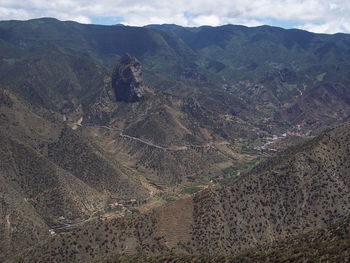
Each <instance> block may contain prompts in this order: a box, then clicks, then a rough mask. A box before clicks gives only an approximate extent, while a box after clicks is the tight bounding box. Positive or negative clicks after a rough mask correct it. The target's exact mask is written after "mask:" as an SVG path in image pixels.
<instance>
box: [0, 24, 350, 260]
mask: <svg viewBox="0 0 350 263" xmlns="http://www.w3.org/2000/svg"><path fill="white" fill-rule="evenodd" d="M349 43H350V36H349V35H346V34H335V35H324V34H314V33H309V32H306V31H301V30H295V29H293V30H284V29H281V28H275V27H269V26H262V27H255V28H248V27H244V26H234V25H226V26H220V27H208V26H204V27H199V28H186V27H180V26H176V25H150V26H147V27H129V26H98V25H83V24H79V23H76V22H61V21H59V20H56V19H51V18H44V19H34V20H29V21H1V22H0V141H1V145H2V147H1V149H0V166H1V172H0V181H1V182H2V183H1V195H0V235H1V236H4V237H5V238H4V239H2V240H1V241H0V242H1V243H0V261H4V260H5V259H6V260H7V259H8V258H9V257H11V259H13V260H16V258H17V255H18V256H19V257H20V258H21V257H22V256H23V255H26V260H27V261H30V260H34V259H35V260H36V259H38V260H39V259H45V260H49V261H50V260H63V261H68V262H69V261H71V260H73V259H78V258H79V257H81V260H83V259H84V260H85V258H86V259H88V258H90V257H92V256H95V255H100V254H103V253H105V252H106V253H110V252H113V253H136V252H144V253H150V254H152V253H163V252H179V253H236V252H239V251H241V250H243V249H245V248H248V247H251V246H255V245H260V244H264V243H267V242H270V241H274V240H280V239H283V238H286V237H290V236H292V235H294V234H296V233H301V232H304V231H308V230H310V229H312V228H314V227H320V226H326V225H328V224H330V223H332V222H333V221H334V220H337V219H339V218H341V217H343V216H346V215H347V213H348V212H349V211H348V210H349V205H348V202H349V200H348V199H349V195H348V189H349V185H348V183H347V180H346V173H347V170H348V167H347V165H346V164H347V163H348V161H349V160H347V156H348V155H347V153H348V151H349V150H348V137H349V136H348V135H349V134H348V128H349V127H348V126H349V125H348V124H345V125H343V126H338V127H337V128H335V129H332V130H328V131H327V132H326V133H322V131H324V130H325V129H327V128H328V127H330V126H333V125H335V124H339V123H343V122H346V121H349V113H350V98H349V95H348V94H350V93H349V85H350V79H349V72H350V67H349V65H350V64H349V61H350V60H349V58H350V45H349ZM320 133H322V134H323V135H321V136H319V137H317V138H316V139H314V140H311V141H309V142H308V143H306V144H304V145H302V146H300V145H298V144H297V142H301V141H305V140H308V139H310V137H313V136H315V135H317V134H320ZM289 145H296V146H294V148H289V150H286V152H283V153H281V152H279V151H280V149H286V148H288V146H289ZM276 153H277V154H276ZM271 156H275V157H274V158H273V159H269V160H268V161H266V162H264V163H262V164H260V165H258V166H257V167H256V168H254V169H253V171H252V172H250V173H248V174H244V172H247V171H249V169H250V168H251V167H252V166H253V165H254V164H256V163H259V162H260V161H261V160H265V159H267V158H269V157H271ZM242 174H244V175H243V176H242ZM228 185H231V186H228ZM222 186H226V187H225V188H223V189H221V187H222ZM206 188H209V189H207V190H203V189H206ZM200 190H203V191H200ZM198 191H200V193H198V194H195V195H193V194H194V193H195V192H198ZM183 198H184V199H183ZM178 199H180V200H178ZM175 200H177V201H175ZM172 201H175V202H173V203H171V204H169V205H167V206H164V207H162V205H164V204H166V203H168V202H172ZM139 214H141V215H139ZM111 217H112V219H111ZM103 218H108V219H106V220H105V221H103ZM65 232H68V233H65ZM35 244H38V247H37V248H36V249H37V250H35V249H34V250H31V249H30V247H31V246H33V245H35ZM27 249H28V250H27ZM18 253H19V254H21V253H24V254H21V255H19V254H18ZM27 253H28V254H27ZM79 259H80V258H79Z"/></svg>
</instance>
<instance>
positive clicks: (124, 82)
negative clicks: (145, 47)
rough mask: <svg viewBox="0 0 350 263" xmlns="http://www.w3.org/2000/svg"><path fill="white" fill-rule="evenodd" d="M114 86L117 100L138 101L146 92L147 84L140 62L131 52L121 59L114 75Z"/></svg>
mask: <svg viewBox="0 0 350 263" xmlns="http://www.w3.org/2000/svg"><path fill="white" fill-rule="evenodd" d="M112 88H113V90H114V91H115V94H116V99H117V101H124V102H136V101H139V100H140V99H141V98H142V96H143V95H144V93H145V88H146V86H145V84H144V82H143V77H142V66H141V64H140V62H139V61H138V60H137V59H136V58H135V57H131V56H130V55H129V54H125V55H124V56H122V57H121V59H120V60H119V64H118V65H117V67H116V68H115V70H114V72H113V76H112Z"/></svg>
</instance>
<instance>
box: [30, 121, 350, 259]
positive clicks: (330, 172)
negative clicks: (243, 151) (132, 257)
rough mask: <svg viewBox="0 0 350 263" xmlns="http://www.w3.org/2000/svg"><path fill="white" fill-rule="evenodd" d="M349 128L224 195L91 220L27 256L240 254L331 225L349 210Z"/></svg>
mask: <svg viewBox="0 0 350 263" xmlns="http://www.w3.org/2000/svg"><path fill="white" fill-rule="evenodd" d="M349 128H350V124H344V125H341V126H338V127H336V128H333V129H330V130H328V131H327V132H324V133H323V134H322V135H320V136H318V137H317V138H315V139H312V140H311V141H309V142H307V143H305V144H303V145H301V146H296V147H293V148H291V149H289V150H287V151H285V152H284V153H283V154H281V155H280V156H278V157H275V158H272V159H271V160H268V161H266V162H264V163H262V164H260V165H258V166H257V167H256V168H254V169H253V170H252V171H251V172H250V173H248V174H246V175H243V176H242V177H240V178H239V179H237V180H236V182H234V183H233V184H232V185H231V186H229V187H226V188H224V189H217V190H214V189H208V190H203V191H202V192H199V193H197V194H195V195H194V196H193V197H190V198H187V199H183V200H179V201H176V202H174V203H172V204H169V205H168V206H165V207H160V208H157V209H155V210H153V211H150V212H148V213H146V214H143V215H140V216H139V217H134V218H131V219H126V218H124V219H110V220H108V219H107V220H104V221H98V222H95V223H94V222H91V223H90V224H87V225H85V226H84V227H78V228H77V229H75V230H72V232H70V233H67V234H64V235H61V236H57V237H55V238H53V239H52V240H51V241H50V242H49V243H48V244H47V245H45V246H43V247H42V248H40V247H38V248H36V249H33V250H32V251H30V252H29V254H25V257H26V258H27V260H29V261H30V260H33V259H41V260H44V261H45V260H46V261H51V262H60V261H68V262H69V261H74V260H78V261H83V260H85V259H87V258H90V257H93V256H95V255H98V254H105V253H127V254H129V253H130V254H131V253H139V252H142V253H146V254H154V253H164V252H177V253H179V252H181V253H194V254H197V253H201V254H208V253H210V254H213V253H215V254H216V253H224V254H227V253H237V252H239V251H242V250H244V249H246V248H249V247H252V246H256V245H261V244H265V243H268V242H271V241H276V240H281V239H284V238H287V237H290V236H292V235H295V234H297V233H302V232H306V231H309V230H311V229H313V228H317V227H321V226H326V225H329V224H331V223H332V222H334V221H336V220H337V219H339V218H343V217H344V216H347V215H348V214H349V211H350V190H349V186H350V185H349V180H348V178H347V177H348V175H349V168H350V167H349V165H348V164H349V163H350V162H349V160H348V158H349V155H348V154H347V153H348V152H349V151H350V132H349V131H350V129H349ZM63 240H70V245H68V246H65V247H64V246H62V242H63ZM85 250H86V252H87V253H83V251H85ZM58 251H61V253H58ZM52 255H55V256H52Z"/></svg>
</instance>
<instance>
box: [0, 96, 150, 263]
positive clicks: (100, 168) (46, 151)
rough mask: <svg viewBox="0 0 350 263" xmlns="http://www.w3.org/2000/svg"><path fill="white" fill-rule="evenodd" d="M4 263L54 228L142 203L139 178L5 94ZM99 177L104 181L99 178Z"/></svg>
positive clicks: (0, 221)
mask: <svg viewBox="0 0 350 263" xmlns="http://www.w3.org/2000/svg"><path fill="white" fill-rule="evenodd" d="M0 107H1V125H0V141H1V149H0V165H1V169H0V171H1V172H0V180H1V195H0V199H1V206H0V209H1V217H0V225H1V228H0V233H1V236H2V237H3V238H1V242H2V245H1V246H0V248H1V251H0V255H1V260H3V259H6V257H7V256H9V255H13V254H14V253H15V252H18V251H20V250H22V249H23V248H27V247H30V246H32V245H34V244H37V243H38V242H41V241H43V240H45V239H46V238H48V237H49V228H51V227H53V226H57V225H62V224H65V223H68V222H69V223H71V222H76V221H81V220H83V219H87V218H89V217H90V216H91V215H92V214H93V213H95V212H98V211H103V210H104V209H105V207H106V205H107V199H108V197H110V196H114V197H117V198H121V199H123V198H124V199H128V198H129V199H130V198H131V197H133V198H135V197H136V198H142V197H144V196H145V195H146V194H147V191H146V190H145V189H144V187H143V186H142V185H141V183H140V182H139V180H138V179H137V177H136V176H135V175H131V174H129V173H130V172H129V171H128V169H126V168H124V167H123V166H122V165H120V164H119V163H118V162H117V161H115V160H113V159H111V158H110V157H108V156H107V155H106V154H105V153H103V152H101V151H100V150H99V149H98V148H96V147H95V146H93V145H92V144H91V143H89V142H87V140H85V139H84V138H82V136H81V135H79V133H77V132H75V131H73V130H71V128H69V127H65V125H64V124H63V123H62V122H60V121H59V119H58V117H60V115H58V114H55V113H53V112H48V111H47V110H44V109H42V108H38V107H35V106H32V105H30V104H27V103H26V102H25V101H23V100H21V99H18V98H17V97H16V96H14V95H13V94H11V93H10V92H9V91H7V90H4V89H0ZM96 175H98V177H97V176H96Z"/></svg>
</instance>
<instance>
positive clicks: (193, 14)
mask: <svg viewBox="0 0 350 263" xmlns="http://www.w3.org/2000/svg"><path fill="white" fill-rule="evenodd" d="M44 16H53V17H56V18H58V19H61V20H75V21H78V22H82V23H90V22H91V21H92V19H93V17H99V18H101V17H122V18H123V19H124V22H123V23H125V24H128V25H138V26H141V25H146V24H155V23H157V24H162V23H175V24H179V25H184V26H198V25H204V24H206V25H213V26H216V25H221V24H226V23H236V24H244V25H248V26H256V25H261V24H268V22H269V21H271V20H274V21H281V22H282V25H283V24H293V25H298V27H299V28H303V29H307V30H311V31H317V32H325V33H334V32H350V26H349V24H350V1H349V0H250V1H247V0H216V1H212V0H178V1H176V2H175V1H171V2H170V1H167V0H133V1H131V0H99V1H95V0H50V1H47V0H23V1H18V0H0V19H1V20H5V19H29V18H36V17H44ZM100 20H101V19H100Z"/></svg>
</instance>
